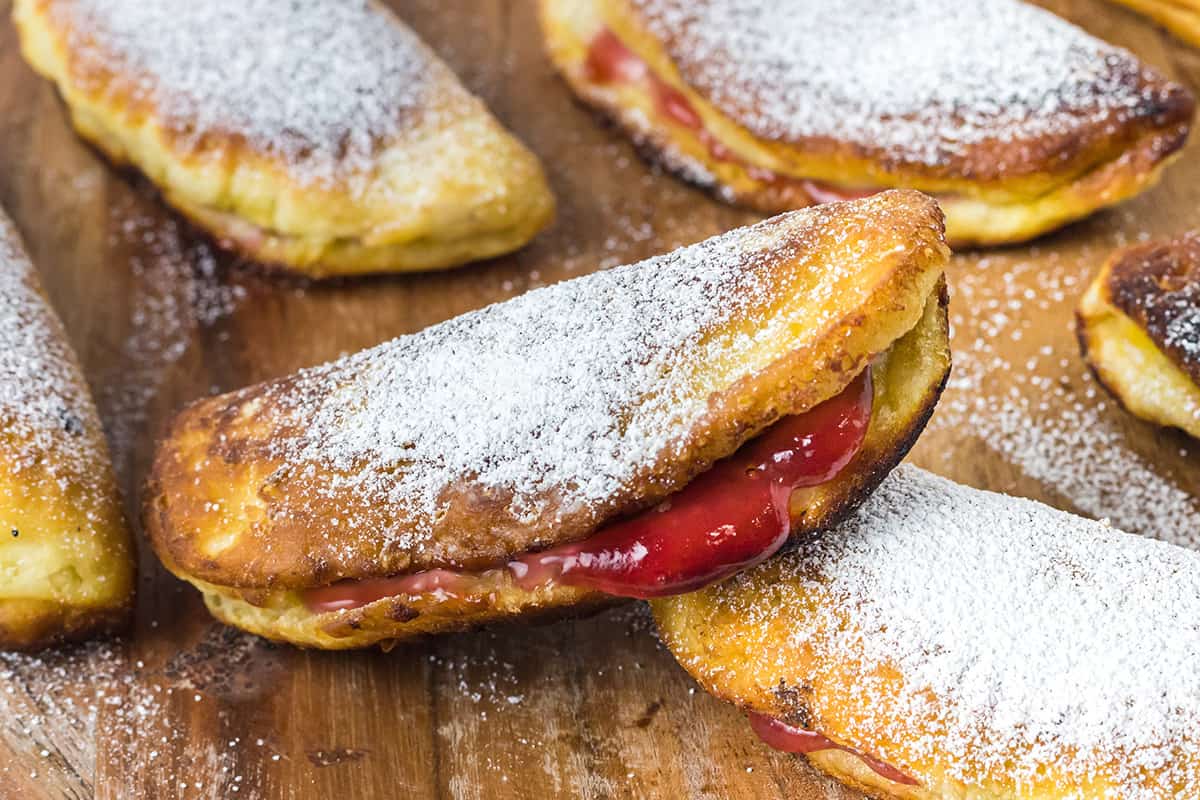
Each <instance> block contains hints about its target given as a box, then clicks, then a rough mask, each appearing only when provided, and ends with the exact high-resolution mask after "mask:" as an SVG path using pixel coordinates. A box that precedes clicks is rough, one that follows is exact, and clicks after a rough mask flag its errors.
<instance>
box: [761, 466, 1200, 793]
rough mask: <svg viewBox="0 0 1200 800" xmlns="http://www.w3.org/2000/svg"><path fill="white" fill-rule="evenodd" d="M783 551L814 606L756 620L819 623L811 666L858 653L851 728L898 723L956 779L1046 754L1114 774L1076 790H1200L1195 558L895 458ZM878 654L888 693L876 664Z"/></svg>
mask: <svg viewBox="0 0 1200 800" xmlns="http://www.w3.org/2000/svg"><path fill="white" fill-rule="evenodd" d="M785 559H786V560H785V562H784V563H785V565H786V569H787V572H788V573H789V574H792V575H794V576H795V578H796V579H797V580H798V581H800V585H801V586H804V587H806V590H808V591H812V590H815V591H817V592H819V593H820V596H822V597H828V598H829V600H828V601H825V602H818V603H816V604H814V605H813V606H811V607H812V608H815V609H817V610H816V611H815V614H814V615H812V616H806V615H805V614H803V613H797V609H796V608H795V607H791V608H788V606H787V605H784V606H783V607H782V608H781V609H780V610H779V611H776V608H777V606H776V605H775V604H774V603H772V604H765V605H762V606H760V607H759V608H757V609H755V610H754V612H753V613H754V614H755V615H756V622H758V621H761V618H762V617H764V616H765V617H768V618H769V617H771V616H773V615H774V614H776V613H782V614H789V615H790V616H789V619H791V618H793V617H794V619H795V631H794V633H793V639H794V641H795V642H802V641H808V640H809V638H810V636H811V634H812V632H813V631H815V630H822V631H824V632H825V634H824V635H823V636H822V637H821V638H819V639H813V640H812V641H813V642H814V643H815V646H816V647H817V648H819V653H818V662H817V663H818V664H820V663H821V661H822V660H825V662H826V663H830V664H836V665H837V667H836V669H838V670H841V669H844V668H845V665H846V664H857V666H856V667H854V670H855V674H854V677H853V680H854V684H855V687H856V688H855V691H856V692H857V693H859V697H860V700H861V702H858V703H855V704H853V705H854V707H853V708H850V709H848V711H847V713H848V714H850V715H851V717H852V719H851V720H850V721H849V723H848V728H847V729H848V730H850V731H855V730H860V731H861V730H889V731H895V735H896V736H897V738H898V740H899V741H900V742H902V743H903V744H904V750H905V752H906V753H908V754H909V755H911V756H912V757H914V758H917V759H926V758H928V759H931V760H934V761H935V762H936V763H938V764H939V765H944V766H945V768H946V769H947V770H948V771H949V773H950V774H951V775H952V776H954V777H955V778H958V779H960V780H964V781H967V782H974V781H978V780H979V778H980V777H981V773H982V774H986V773H988V772H992V773H993V774H999V775H1006V776H1009V777H1010V778H1011V779H1014V780H1016V781H1018V782H1028V781H1031V780H1033V779H1034V778H1035V777H1038V776H1039V773H1040V772H1041V770H1042V768H1043V767H1045V766H1046V765H1052V766H1053V767H1054V768H1055V769H1056V770H1061V771H1063V772H1065V773H1067V774H1068V775H1069V776H1070V778H1069V780H1070V781H1071V782H1072V783H1073V784H1074V785H1079V784H1080V783H1082V782H1083V781H1084V780H1086V779H1088V778H1089V777H1091V776H1094V775H1096V774H1100V775H1104V776H1106V778H1107V779H1108V780H1110V781H1113V782H1114V783H1115V786H1113V787H1112V788H1111V789H1110V790H1109V791H1107V792H1105V793H1103V794H1100V793H1097V794H1094V795H1093V794H1089V795H1088V796H1097V797H1099V796H1103V797H1120V798H1123V800H1139V799H1140V798H1146V799H1147V800H1149V798H1158V799H1159V800H1161V799H1162V798H1167V797H1182V796H1192V795H1194V794H1195V793H1196V791H1197V790H1198V789H1200V784H1198V781H1200V774H1197V765H1198V763H1200V762H1198V760H1197V759H1200V742H1198V741H1197V739H1196V730H1197V726H1198V725H1200V710H1198V709H1197V705H1196V698H1197V697H1200V672H1198V671H1197V670H1196V669H1195V658H1196V653H1198V652H1200V624H1198V623H1197V620H1200V554H1197V553H1195V552H1192V551H1190V550H1186V549H1183V548H1178V547H1174V546H1171V545H1168V544H1165V543H1162V542H1155V541H1151V540H1148V539H1144V538H1141V537H1136V536H1132V535H1129V534H1125V533H1123V532H1120V531H1117V530H1114V529H1111V528H1109V527H1108V526H1106V525H1104V524H1103V523H1099V522H1092V521H1088V520H1085V519H1082V518H1080V517H1075V516H1072V515H1070V514H1066V513H1064V512H1061V511H1057V510H1055V509H1052V508H1050V507H1048V506H1044V505H1041V504H1039V503H1034V502H1032V501H1028V500H1022V499H1017V498H1011V497H1007V496H1004V495H999V494H993V493H990V492H983V491H979V490H976V489H971V488H968V487H964V486H960V485H958V484H955V483H952V482H950V481H947V480H945V479H942V478H939V477H936V476H933V475H931V474H929V473H925V472H922V471H921V470H918V469H916V468H915V467H901V468H900V469H899V470H897V471H896V473H894V474H893V475H892V476H891V477H889V478H888V479H887V480H886V481H885V482H884V483H883V485H882V486H881V487H880V489H879V490H878V491H877V492H876V493H875V494H874V495H873V496H872V497H871V498H870V499H869V500H867V501H866V502H865V503H864V504H863V506H862V508H861V509H860V510H859V512H858V513H857V514H856V515H855V516H854V517H853V518H852V519H851V520H849V521H848V522H847V523H845V524H843V525H842V526H840V527H839V529H838V530H836V531H835V532H832V533H831V535H828V536H825V537H823V538H821V539H820V540H818V541H816V542H814V543H810V544H807V545H806V546H805V547H804V548H802V549H801V550H800V551H798V552H797V553H796V554H795V555H792V556H786V557H785ZM806 607H809V606H806ZM846 619H849V620H850V624H849V625H845V624H844V620H846ZM767 657H768V658H769V657H770V656H767ZM888 664H892V665H895V666H896V668H897V669H898V671H899V673H900V675H901V676H902V679H903V686H902V687H901V688H899V689H897V687H896V685H895V684H889V683H887V682H886V681H884V680H881V678H880V674H879V673H876V672H875V669H876V668H878V667H881V666H883V665H888ZM818 669H819V667H818ZM816 684H817V685H820V682H819V681H817V682H816ZM930 693H932V694H930ZM820 698H821V695H820V694H817V695H816V696H815V702H816V703H817V704H818V708H816V709H814V710H815V711H816V716H817V718H819V717H820V715H821V709H820V708H819V704H820V702H821V700H820ZM897 721H903V728H902V729H900V730H897V729H896V723H897ZM922 731H930V733H928V734H923V733H922ZM933 731H937V733H932V732H933ZM881 755H882V756H883V757H884V758H888V757H889V754H888V753H882V754H881ZM1144 773H1150V774H1153V773H1158V774H1159V775H1160V776H1161V777H1160V778H1159V781H1161V782H1160V783H1157V785H1156V786H1155V785H1151V784H1152V783H1155V782H1154V781H1146V782H1143V781H1144ZM1169 787H1175V788H1169ZM1180 787H1189V788H1187V789H1185V790H1183V791H1181V792H1180V791H1176V790H1177V789H1179V788H1180Z"/></svg>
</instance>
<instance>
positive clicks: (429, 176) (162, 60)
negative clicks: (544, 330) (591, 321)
mask: <svg viewBox="0 0 1200 800" xmlns="http://www.w3.org/2000/svg"><path fill="white" fill-rule="evenodd" d="M13 13H14V20H15V21H16V25H17V29H18V31H19V33H20V41H21V49H22V52H23V54H24V55H25V58H26V60H27V61H28V62H29V63H30V64H31V65H32V66H33V68H34V69H35V70H37V71H38V72H39V73H41V74H42V75H44V76H45V77H46V78H48V79H50V80H52V81H53V82H54V83H55V84H56V85H57V87H58V90H59V92H60V93H61V94H62V97H63V99H64V100H65V101H66V104H67V107H68V109H69V110H70V114H71V120H72V122H73V124H74V126H75V129H76V130H77V131H78V132H79V134H80V135H81V136H83V137H84V138H85V139H87V140H88V141H90V142H91V143H93V144H94V145H96V146H97V147H98V148H99V149H100V150H102V151H103V152H104V153H105V154H106V155H107V156H108V157H109V158H110V159H111V160H113V161H114V162H117V163H121V164H130V165H132V166H134V167H136V168H137V169H139V170H140V171H141V172H142V173H144V174H145V175H146V176H147V177H148V178H149V179H150V180H151V181H152V182H153V183H154V184H156V185H157V186H158V188H159V189H160V190H161V191H162V194H163V196H164V198H165V199H166V200H167V202H169V203H170V204H171V205H173V206H174V207H175V208H177V209H178V210H179V211H181V212H182V213H183V214H185V215H186V216H187V217H189V218H190V219H191V220H192V221H193V222H195V223H196V224H197V225H199V226H200V227H201V228H203V229H205V230H206V231H208V232H209V233H211V234H212V235H213V236H214V237H215V238H216V239H217V241H219V242H220V243H222V244H224V245H225V246H227V247H230V248H232V249H234V250H236V251H237V252H239V253H241V254H242V255H244V256H246V257H248V258H251V259H254V260H256V261H259V262H262V263H265V264H268V265H272V266H279V267H284V268H287V269H291V270H294V271H296V272H299V273H303V274H305V275H308V276H312V277H328V276H344V275H352V274H359V273H368V272H385V271H408V270H427V269H441V268H446V267H453V266H456V265H459V264H462V263H464V262H467V261H472V260H477V259H482V258H488V257H491V256H495V255H499V254H501V253H506V252H509V251H511V250H515V249H516V248H518V247H520V246H522V245H523V244H525V243H526V242H527V241H528V240H529V239H531V238H532V237H533V235H534V234H535V233H536V232H537V231H538V230H540V229H541V228H542V227H544V226H545V225H546V224H547V223H548V222H549V220H550V218H551V217H552V215H553V210H554V202H553V198H552V196H551V195H550V192H549V189H548V187H547V185H546V181H545V178H544V176H543V174H542V170H541V166H540V164H539V163H538V161H537V159H536V158H535V157H534V156H533V154H532V153H530V152H529V151H528V150H527V149H526V148H525V147H524V146H523V145H522V144H521V143H519V142H518V141H517V140H516V139H515V138H513V136H511V135H510V134H509V133H508V132H507V131H506V130H504V128H503V127H502V126H501V125H500V123H499V122H497V121H496V119H495V118H494V117H492V115H491V114H490V113H489V112H488V111H487V109H486V108H485V107H484V105H483V103H482V102H481V101H480V100H479V99H478V98H476V97H474V96H473V95H471V94H470V93H469V92H468V91H467V90H466V89H465V88H463V86H462V85H461V84H460V83H459V81H458V78H457V77H456V76H455V75H454V74H453V72H451V70H450V68H449V67H448V66H446V64H445V63H443V62H442V61H441V60H440V59H439V58H438V57H437V56H436V55H435V54H434V53H433V51H432V50H430V49H429V47H427V46H426V45H425V44H424V43H423V42H422V41H421V40H420V39H419V38H418V37H417V35H416V34H415V33H413V32H412V31H411V30H410V29H409V28H408V27H407V26H405V25H404V24H403V23H401V22H400V21H399V20H398V19H397V18H396V17H395V16H394V15H393V14H392V13H391V12H390V11H388V10H386V9H385V8H384V7H383V6H382V5H380V4H378V3H376V2H374V0H300V1H299V2H295V1H291V0H206V2H189V1H188V0H156V2H152V3H147V2H142V0H116V1H114V0H17V2H15V4H14V8H13Z"/></svg>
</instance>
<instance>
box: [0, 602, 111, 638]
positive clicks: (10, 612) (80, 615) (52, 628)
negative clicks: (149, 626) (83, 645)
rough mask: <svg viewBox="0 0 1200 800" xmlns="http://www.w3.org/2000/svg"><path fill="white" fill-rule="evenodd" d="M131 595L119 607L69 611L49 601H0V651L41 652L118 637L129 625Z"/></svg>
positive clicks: (61, 605)
mask: <svg viewBox="0 0 1200 800" xmlns="http://www.w3.org/2000/svg"><path fill="white" fill-rule="evenodd" d="M132 611H133V596H132V594H131V595H130V596H129V597H128V599H127V600H126V601H125V602H124V604H122V605H120V606H105V607H96V608H83V607H72V606H68V605H65V604H63V603H56V602H53V601H50V600H32V599H29V598H4V599H0V620H3V622H0V648H3V649H5V650H28V651H32V650H41V649H44V648H47V647H51V646H54V645H57V644H64V643H67V642H77V641H81V640H84V639H90V638H93V637H95V636H101V635H105V634H112V633H120V632H122V631H124V630H126V629H128V628H129V625H130V623H131V621H132V613H131V612H132Z"/></svg>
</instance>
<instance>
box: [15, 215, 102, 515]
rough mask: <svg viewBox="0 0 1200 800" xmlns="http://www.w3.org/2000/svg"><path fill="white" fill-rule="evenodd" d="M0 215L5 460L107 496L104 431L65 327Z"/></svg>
mask: <svg viewBox="0 0 1200 800" xmlns="http://www.w3.org/2000/svg"><path fill="white" fill-rule="evenodd" d="M39 286H40V284H39V282H38V278H37V273H36V272H35V271H34V267H33V264H32V263H31V262H30V261H29V257H28V256H27V255H26V253H25V251H24V249H23V247H22V245H21V243H20V241H19V240H18V236H17V232H16V230H15V228H14V227H13V226H12V223H11V222H9V221H8V219H7V217H5V216H4V214H3V212H2V211H0V415H2V416H3V420H4V428H5V434H6V437H8V438H7V439H6V442H7V443H6V444H5V447H4V450H5V453H4V457H5V459H6V460H8V461H9V463H11V464H13V465H14V466H18V467H21V468H28V467H33V466H35V465H36V466H37V467H38V468H39V469H42V470H44V471H46V472H47V473H48V474H49V475H50V476H52V478H53V479H54V480H57V481H59V482H60V483H61V484H62V485H63V486H67V485H75V486H83V487H87V488H88V490H89V491H92V492H100V491H102V483H103V481H102V480H101V478H103V477H104V476H103V475H98V474H96V470H95V465H96V464H97V463H102V461H103V460H105V459H106V458H107V456H105V455H103V431H102V430H101V427H100V420H99V418H98V417H97V415H96V410H95V407H94V406H93V405H92V399H91V397H90V396H89V395H88V391H87V383H86V382H85V380H84V377H83V373H82V371H81V370H80V367H79V363H78V361H77V360H76V358H75V354H74V352H73V351H72V350H71V345H70V343H69V342H68V340H67V335H66V331H65V330H64V329H63V326H62V323H61V322H60V321H59V319H58V317H57V316H56V315H55V313H54V311H53V310H52V309H51V308H50V306H49V304H48V302H47V301H46V299H45V297H44V296H43V295H42V294H41V291H40V288H39Z"/></svg>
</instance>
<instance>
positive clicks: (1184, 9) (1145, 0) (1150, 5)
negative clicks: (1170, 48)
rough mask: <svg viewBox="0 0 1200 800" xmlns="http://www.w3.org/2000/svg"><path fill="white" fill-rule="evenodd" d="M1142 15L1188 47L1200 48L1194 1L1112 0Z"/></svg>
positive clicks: (1199, 13) (1199, 5)
mask: <svg viewBox="0 0 1200 800" xmlns="http://www.w3.org/2000/svg"><path fill="white" fill-rule="evenodd" d="M1112 2H1114V3H1119V4H1121V5H1123V6H1127V7H1128V8H1132V9H1133V10H1134V11H1137V12H1138V13H1139V14H1144V15H1146V16H1147V17H1149V18H1150V19H1152V20H1154V21H1155V22H1157V23H1158V24H1159V25H1162V26H1163V27H1164V28H1166V29H1167V30H1169V31H1170V32H1171V33H1173V34H1175V35H1176V36H1178V37H1179V38H1180V39H1182V40H1183V41H1185V42H1187V43H1188V44H1190V45H1193V46H1196V47H1200V2H1197V1H1196V0H1112Z"/></svg>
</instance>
